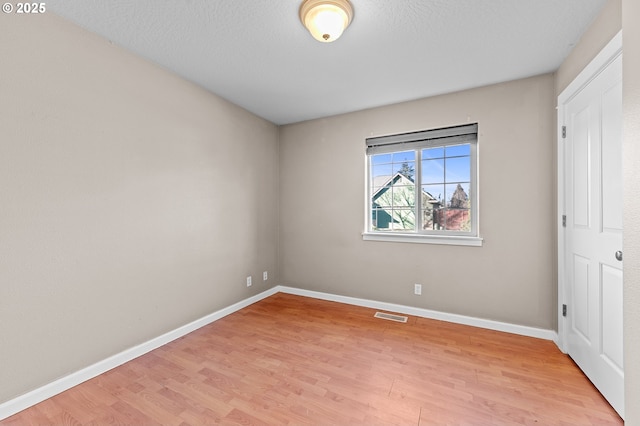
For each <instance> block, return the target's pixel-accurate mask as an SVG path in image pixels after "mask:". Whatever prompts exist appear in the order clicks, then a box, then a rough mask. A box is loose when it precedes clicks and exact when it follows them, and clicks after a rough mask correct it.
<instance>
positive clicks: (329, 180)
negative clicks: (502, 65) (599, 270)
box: [280, 75, 556, 329]
mask: <svg viewBox="0 0 640 426" xmlns="http://www.w3.org/2000/svg"><path fill="white" fill-rule="evenodd" d="M554 102H555V101H554V78H553V76H552V75H543V76H538V77H533V78H529V79H525V80H519V81H513V82H509V83H504V84H498V85H494V86H489V87H483V88H479V89H473V90H468V91H464V92H459V93H454V94H450V95H444V96H438V97H433V98H428V99H422V100H418V101H414V102H408V103H402V104H397V105H392V106H387V107H381V108H376V109H371V110H366V111H361V112H356V113H351V114H345V115H339V116H335V117H329V118H324V119H319V120H313V121H308V122H303V123H298V124H294V125H289V126H284V127H282V128H281V133H280V150H281V155H280V193H281V205H280V271H281V276H282V279H281V282H282V283H283V284H286V285H291V286H295V287H301V288H304V289H308V290H315V291H323V292H329V293H334V294H339V295H346V296H353V297H361V298H366V299H373V300H380V301H385V302H392V303H400V304H404V305H409V306H415V307H420V308H427V309H434V310H438V311H444V312H448V313H456V314H462V315H470V316H474V317H480V318H487V319H493V320H498V321H505V322H509V323H514V324H521V325H526V326H534V327H541V328H544V329H553V328H555V326H556V302H555V301H556V295H555V292H556V284H555V281H556V280H555V276H554V268H553V265H554V257H555V251H554V245H555V240H554V239H553V227H554V226H555V211H554V206H553V200H554V196H555V195H554V194H555V186H554V185H555V182H554V179H553V170H554V168H555V163H554V162H553V149H554V143H553V141H554V136H553V135H554V133H553V132H554V129H553V122H554V121H553V114H554ZM467 122H478V123H479V162H480V164H479V173H480V187H479V194H480V233H481V236H482V237H483V238H484V246H483V247H460V246H444V245H427V244H410V243H390V242H377V241H363V240H362V235H361V233H362V231H363V229H364V220H365V211H364V209H365V195H364V191H365V138H366V137H368V136H372V135H373V136H377V135H385V134H392V133H400V132H409V131H415V130H423V129H430V128H437V127H442V126H450V125H456V124H464V123H467ZM514 210H516V211H518V212H519V214H518V215H514V214H513V212H514ZM414 283H420V284H422V286H423V294H422V296H415V295H414V294H413V285H414Z"/></svg>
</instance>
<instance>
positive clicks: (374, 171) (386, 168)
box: [371, 164, 393, 192]
mask: <svg viewBox="0 0 640 426" xmlns="http://www.w3.org/2000/svg"><path fill="white" fill-rule="evenodd" d="M392 176H393V169H392V167H391V164H383V165H379V166H372V167H371V190H372V191H373V192H376V191H377V190H379V189H380V188H381V187H383V186H385V185H386V184H387V183H388V182H389V180H390V179H391V177H392Z"/></svg>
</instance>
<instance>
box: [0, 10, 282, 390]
mask: <svg viewBox="0 0 640 426" xmlns="http://www.w3.org/2000/svg"><path fill="white" fill-rule="evenodd" d="M23 18H24V19H23ZM0 58H2V59H0V182H1V184H0V403H1V402H4V401H7V400H9V399H11V398H13V397H16V396H18V395H19V394H22V393H24V392H26V391H29V390H32V389H34V388H37V387H39V386H42V385H44V384H46V383H48V382H50V381H52V380H54V379H56V378H59V377H61V376H64V375H66V374H69V373H71V372H74V371H77V370H79V369H81V368H83V367H85V366H88V365H90V364H92V363H94V362H97V361H100V360H103V359H105V358H107V357H108V356H110V355H113V354H115V353H118V352H120V351H122V350H125V349H127V348H129V347H132V346H134V345H136V344H140V343H142V342H144V341H146V340H148V339H151V338H154V337H157V336H159V335H161V334H162V333H165V332H167V331H169V330H173V329H175V328H177V327H179V326H181V325H184V324H186V323H188V322H190V321H193V320H195V319H198V318H200V317H202V316H204V315H206V314H210V313H212V312H214V311H216V310H218V309H220V308H223V307H227V306H229V305H231V304H233V303H235V302H237V301H239V300H242V299H245V298H246V297H249V296H251V295H253V294H255V293H258V292H260V291H263V290H265V289H266V288H267V285H266V284H264V283H262V278H261V276H262V275H261V274H262V271H263V270H268V271H269V272H270V278H271V279H270V281H269V283H274V284H275V283H277V282H278V271H277V269H276V268H277V203H276V202H275V201H274V200H277V198H278V196H277V183H278V182H277V176H278V174H277V161H278V151H277V143H278V140H277V138H278V129H277V127H276V126H275V125H273V124H270V123H268V122H266V121H264V120H262V119H259V118H256V117H255V116H253V115H251V114H249V113H248V112H246V111H244V110H242V109H240V108H238V107H236V106H233V105H231V104H229V103H228V102H226V101H224V100H222V99H220V98H219V97H216V96H214V95H211V94H210V93H208V92H206V91H204V90H202V89H200V88H198V87H196V86H194V85H192V84H190V83H188V82H186V81H184V80H181V79H180V78H178V77H176V76H173V75H172V74H170V73H168V72H166V71H164V70H162V69H160V68H159V67H157V66H154V65H152V64H149V63H147V62H145V61H143V60H141V59H139V58H137V57H135V56H133V55H131V54H129V53H126V52H124V51H123V50H122V49H120V48H118V47H116V46H113V45H111V44H110V43H108V42H107V41H106V40H104V39H101V38H99V37H97V36H94V35H92V34H89V33H87V32H85V31H83V30H81V29H79V28H78V27H76V26H73V25H71V24H68V23H66V22H64V21H62V20H61V19H59V18H56V17H55V16H54V15H52V14H45V15H42V16H34V15H32V16H28V17H26V16H25V17H20V16H18V15H15V14H12V15H5V14H0ZM248 274H253V276H254V280H255V284H254V286H253V287H251V288H250V289H247V288H246V285H245V277H246V276H247V275H248Z"/></svg>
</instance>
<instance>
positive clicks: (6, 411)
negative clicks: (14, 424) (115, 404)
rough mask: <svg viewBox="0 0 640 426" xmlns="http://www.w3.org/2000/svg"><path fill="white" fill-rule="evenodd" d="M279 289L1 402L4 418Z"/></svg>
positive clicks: (273, 289)
mask: <svg viewBox="0 0 640 426" xmlns="http://www.w3.org/2000/svg"><path fill="white" fill-rule="evenodd" d="M277 292H278V290H277V288H271V289H269V290H267V291H264V292H262V293H260V294H257V295H255V296H252V297H250V298H248V299H245V300H242V301H240V302H238V303H235V304H233V305H231V306H228V307H226V308H223V309H220V310H219V311H216V312H214V313H212V314H209V315H207V316H205V317H203V318H200V319H198V320H195V321H193V322H191V323H189V324H186V325H183V326H182V327H179V328H177V329H175V330H173V331H170V332H168V333H165V334H163V335H161V336H159V337H156V338H154V339H151V340H149V341H147V342H145V343H142V344H140V345H138V346H134V347H133V348H130V349H127V350H125V351H123V352H120V353H118V354H115V355H113V356H111V357H109V358H107V359H104V360H102V361H99V362H97V363H95V364H93V365H90V366H88V367H86V368H83V369H82V370H79V371H76V372H75V373H71V374H69V375H68V376H65V377H62V378H60V379H58V380H55V381H53V382H51V383H48V384H46V385H44V386H42V387H39V388H37V389H34V390H32V391H31V392H27V393H25V394H23V395H20V396H19V397H17V398H14V399H11V400H9V401H7V402H4V403H2V404H0V420H3V419H6V418H7V417H10V416H13V415H14V414H16V413H18V412H20V411H22V410H24V409H26V408H29V407H31V406H33V405H35V404H37V403H39V402H42V401H44V400H45V399H47V398H51V397H52V396H54V395H57V394H59V393H62V392H64V391H66V390H68V389H71V388H72V387H74V386H77V385H79V384H80V383H82V382H85V381H87V380H89V379H92V378H94V377H96V376H99V375H100V374H102V373H105V372H107V371H109V370H111V369H113V368H115V367H118V366H120V365H122V364H124V363H126V362H129V361H131V360H133V359H135V358H138V357H139V356H141V355H144V354H146V353H148V352H151V351H152V350H154V349H157V348H159V347H160V346H163V345H166V344H167V343H169V342H171V341H173V340H176V339H178V338H180V337H182V336H185V335H187V334H189V333H191V332H192V331H195V330H197V329H199V328H201V327H204V326H205V325H207V324H211V323H212V322H214V321H217V320H219V319H220V318H223V317H225V316H227V315H229V314H232V313H234V312H236V311H239V310H240V309H242V308H245V307H247V306H249V305H251V304H253V303H255V302H258V301H260V300H262V299H264V298H266V297H269V296H271V295H274V294H276V293H277Z"/></svg>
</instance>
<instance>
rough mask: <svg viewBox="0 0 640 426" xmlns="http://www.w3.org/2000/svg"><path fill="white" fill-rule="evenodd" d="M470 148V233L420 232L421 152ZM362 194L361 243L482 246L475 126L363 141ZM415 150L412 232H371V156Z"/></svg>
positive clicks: (447, 128)
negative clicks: (450, 148)
mask: <svg viewBox="0 0 640 426" xmlns="http://www.w3.org/2000/svg"><path fill="white" fill-rule="evenodd" d="M466 143H468V144H469V145H470V163H471V164H470V166H471V170H470V183H469V192H470V193H469V199H470V202H471V211H470V214H471V230H470V231H468V232H460V231H451V230H422V220H423V219H422V202H421V197H422V194H421V193H422V189H421V188H422V186H421V182H420V180H421V177H422V170H421V166H422V158H421V155H422V149H425V148H435V147H446V146H451V145H460V144H466ZM366 146H367V153H366V159H367V161H366V169H367V171H366V182H367V184H366V195H365V202H366V206H365V212H366V218H365V231H364V232H363V234H362V237H363V239H364V240H368V241H388V242H408V243H425V244H446V245H463V246H482V238H481V237H480V234H479V229H478V224H479V220H478V216H479V211H480V209H479V197H478V187H479V184H478V124H477V123H474V124H467V125H462V126H453V127H446V128H440V129H432V130H424V131H419V132H411V133H402V134H397V135H389V136H378V137H372V138H367V139H366ZM401 151H415V154H416V157H415V166H414V167H415V176H416V185H415V188H416V189H415V190H416V194H415V217H416V230H415V231H375V230H373V224H372V209H371V182H372V179H371V157H372V156H373V155H377V154H385V153H393V152H401Z"/></svg>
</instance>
